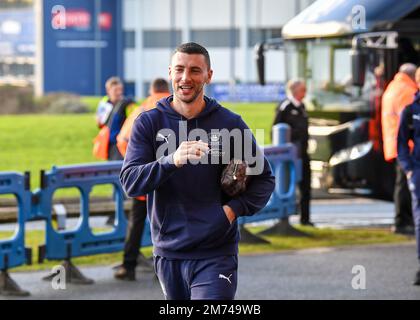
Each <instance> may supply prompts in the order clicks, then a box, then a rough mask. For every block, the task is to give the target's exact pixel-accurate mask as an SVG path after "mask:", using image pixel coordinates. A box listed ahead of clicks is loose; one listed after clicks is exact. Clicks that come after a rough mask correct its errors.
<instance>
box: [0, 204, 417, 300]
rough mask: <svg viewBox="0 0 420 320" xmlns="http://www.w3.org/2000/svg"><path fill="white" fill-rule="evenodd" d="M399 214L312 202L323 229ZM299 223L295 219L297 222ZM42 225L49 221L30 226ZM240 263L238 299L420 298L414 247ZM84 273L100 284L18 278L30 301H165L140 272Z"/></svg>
mask: <svg viewBox="0 0 420 320" xmlns="http://www.w3.org/2000/svg"><path fill="white" fill-rule="evenodd" d="M393 210H394V209H393V204H392V203H389V202H382V201H376V200H370V199H363V198H356V199H355V198H347V199H328V200H326V199H318V200H314V201H313V202H312V218H313V221H314V222H315V223H316V224H317V226H319V227H335V228H346V227H353V226H381V227H386V228H388V227H389V226H390V225H391V224H392V222H393V215H394V214H393ZM100 219H101V218H95V220H93V221H95V224H96V225H94V226H98V225H99V224H102V223H103V222H104V221H105V220H104V219H102V220H103V221H102V220H100ZM297 219H298V217H297V216H293V217H292V218H291V222H292V223H293V222H297ZM41 227H42V228H43V227H44V223H39V222H34V223H32V224H31V225H30V226H29V228H31V229H38V228H41ZM3 228H6V226H3ZM9 228H10V226H9ZM239 260H240V262H239V279H240V281H239V286H238V292H237V298H238V299H420V288H418V287H413V286H412V285H411V281H412V278H413V276H414V273H415V271H416V268H417V261H416V258H415V245H414V243H410V244H405V245H397V246H395V245H387V246H369V247H353V248H342V249H319V250H305V251H294V252H288V253H280V254H271V255H261V256H241V257H240V259H239ZM354 265H363V266H364V268H365V270H366V289H365V290H354V289H353V288H352V286H351V282H352V277H353V276H354V274H352V268H353V266H354ZM82 270H83V273H84V274H86V275H87V276H88V277H91V278H93V279H94V280H95V281H96V283H95V284H94V285H90V286H76V285H68V287H67V289H66V290H62V291H56V290H53V289H52V288H51V284H50V283H48V282H44V281H41V280H40V279H41V278H42V277H43V276H44V275H45V272H36V273H12V275H13V278H14V279H15V280H16V281H17V282H18V283H19V285H20V286H21V287H23V288H24V289H26V290H29V291H30V292H31V293H32V296H31V297H30V299H161V298H162V294H161V290H160V286H159V283H158V282H157V281H156V280H155V279H154V276H153V275H152V274H142V273H139V275H138V281H137V282H134V283H130V282H118V281H116V280H114V279H113V277H112V270H111V268H109V267H108V266H106V267H87V268H83V269H82ZM0 299H1V298H0ZM26 299H27V298H26Z"/></svg>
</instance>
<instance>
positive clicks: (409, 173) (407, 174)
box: [406, 170, 413, 180]
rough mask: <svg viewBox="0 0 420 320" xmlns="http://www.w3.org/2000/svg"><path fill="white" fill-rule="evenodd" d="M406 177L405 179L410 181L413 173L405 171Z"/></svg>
mask: <svg viewBox="0 0 420 320" xmlns="http://www.w3.org/2000/svg"><path fill="white" fill-rule="evenodd" d="M406 176H407V179H408V180H410V179H411V177H412V176H413V171H412V170H410V171H407V173H406Z"/></svg>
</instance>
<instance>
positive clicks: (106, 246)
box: [0, 124, 301, 295]
mask: <svg viewBox="0 0 420 320" xmlns="http://www.w3.org/2000/svg"><path fill="white" fill-rule="evenodd" d="M289 136H290V128H289V126H287V125H285V124H279V125H276V126H275V127H274V128H273V145H271V146H267V147H265V148H264V154H265V156H266V157H267V160H268V162H269V164H270V166H271V169H272V172H273V174H274V176H275V180H276V186H275V191H274V192H273V194H272V195H271V198H270V200H269V202H268V203H267V205H266V206H265V208H264V209H262V210H260V211H259V212H257V213H256V214H255V215H253V216H245V217H240V218H238V225H240V226H241V228H242V229H244V228H243V226H244V224H246V223H251V222H260V221H264V220H270V219H282V218H285V217H286V218H287V217H288V216H290V215H292V214H294V213H295V211H296V198H295V187H296V184H297V183H298V182H299V181H300V179H301V168H300V160H299V159H298V158H297V154H296V147H295V146H294V145H293V144H291V143H289V142H288V141H289V138H288V137H289ZM121 166H122V161H110V162H101V163H93V164H82V165H73V166H59V167H53V168H52V169H51V170H50V171H48V172H44V171H42V172H41V186H40V189H37V190H35V191H34V192H33V193H31V191H30V190H29V189H30V183H29V174H28V173H26V174H25V175H22V174H19V173H14V172H11V173H8V172H5V173H0V194H1V195H3V194H10V195H13V196H15V197H16V199H17V203H18V216H17V224H18V227H17V229H16V232H15V234H14V235H13V237H12V238H10V239H6V240H2V241H0V271H1V277H0V294H7V293H8V292H12V294H18V295H26V294H29V293H28V292H26V291H23V290H21V289H20V288H19V287H18V286H17V284H16V283H14V282H13V280H12V279H10V277H9V276H8V274H7V270H8V269H9V268H13V267H17V266H20V265H22V264H24V263H25V261H28V262H29V263H30V262H31V254H30V253H31V251H30V250H28V249H25V222H26V221H30V220H45V222H46V223H45V244H44V245H42V246H40V248H39V249H40V250H39V262H42V261H43V260H44V259H45V258H46V259H48V260H64V263H63V266H64V268H65V272H66V275H65V276H66V278H65V279H66V282H73V283H82V284H89V283H93V281H92V280H90V279H87V278H85V277H84V276H83V275H82V274H81V273H80V271H79V270H78V269H77V268H76V267H75V266H74V265H72V263H71V261H70V259H71V258H73V257H81V256H88V255H94V254H101V253H112V252H117V251H122V250H123V248H124V241H125V235H126V228H127V220H126V217H125V212H124V200H125V199H126V198H125V194H124V191H123V189H122V187H121V184H120V181H119V173H120V170H121ZM98 185H111V186H112V188H113V190H114V191H113V200H114V201H115V213H116V214H115V221H114V228H113V229H112V230H111V231H106V232H100V233H97V232H95V233H94V232H93V231H92V229H91V227H90V225H89V212H90V203H89V196H90V194H91V192H92V189H93V188H94V187H95V186H98ZM66 188H73V189H77V190H78V191H79V192H80V219H79V223H78V225H77V226H76V227H75V228H74V229H72V230H68V229H65V228H57V229H55V228H54V226H53V218H54V214H53V210H55V213H56V215H57V221H58V220H59V219H58V213H59V212H58V211H60V210H59V209H57V206H56V207H54V202H53V196H54V193H55V192H56V191H57V190H61V189H66ZM64 211H65V210H64ZM58 223H59V221H58ZM242 229H241V235H242ZM151 244H152V243H151V236H150V225H149V221H148V219H147V220H146V223H145V229H144V233H143V238H142V246H149V245H151ZM54 276H56V274H51V275H49V276H48V277H46V278H44V279H46V280H51V279H52V278H53V277H54Z"/></svg>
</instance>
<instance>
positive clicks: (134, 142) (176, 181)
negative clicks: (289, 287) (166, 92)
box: [120, 43, 274, 299]
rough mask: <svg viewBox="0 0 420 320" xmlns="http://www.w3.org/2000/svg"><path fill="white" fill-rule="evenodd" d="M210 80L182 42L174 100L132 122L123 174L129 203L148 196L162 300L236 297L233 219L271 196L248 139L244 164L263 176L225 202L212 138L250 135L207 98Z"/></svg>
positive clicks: (173, 75)
mask: <svg viewBox="0 0 420 320" xmlns="http://www.w3.org/2000/svg"><path fill="white" fill-rule="evenodd" d="M212 76H213V71H212V69H211V66H210V57H209V54H208V52H207V50H206V49H205V48H204V47H202V46H200V45H199V44H196V43H185V44H182V45H180V46H179V47H178V48H177V49H176V50H175V52H174V54H173V55H172V59H171V65H170V66H169V78H170V79H171V81H172V88H173V92H174V94H173V95H172V96H169V97H168V98H165V99H162V100H160V101H159V102H158V104H157V108H156V109H153V110H150V111H147V112H144V113H142V114H141V116H140V117H138V118H137V119H136V121H135V123H134V126H133V131H132V135H131V138H130V142H129V144H128V149H127V154H126V157H125V160H124V164H123V168H122V170H121V174H120V179H121V183H122V185H123V187H124V190H125V191H126V192H127V194H128V195H129V196H131V197H136V196H139V195H143V194H148V198H147V201H148V214H149V218H150V221H151V232H152V241H153V245H154V263H155V271H156V273H157V276H158V278H159V281H160V283H161V286H162V290H163V293H164V295H165V297H166V298H167V299H233V298H234V296H235V292H236V287H237V269H238V257H237V254H238V240H239V232H238V224H237V220H236V218H237V217H239V216H242V215H252V214H254V213H256V212H257V211H259V210H260V209H262V208H263V207H264V206H265V205H266V203H267V202H268V200H269V198H270V196H271V193H272V192H273V190H274V177H273V176H272V174H271V170H270V167H269V164H268V162H267V160H266V159H265V158H264V156H263V155H262V154H261V152H259V151H258V150H259V148H258V146H257V145H256V141H255V139H254V138H253V137H252V136H251V139H249V140H250V142H251V143H250V148H251V149H252V150H254V151H255V153H256V154H257V155H259V156H257V157H256V158H253V159H251V158H250V157H248V158H247V156H246V155H245V154H246V150H244V153H241V154H242V157H243V159H242V160H246V161H248V163H250V164H252V163H256V162H258V161H259V162H260V163H261V164H262V166H261V170H259V171H258V172H255V171H254V173H253V175H252V176H250V179H249V183H248V185H247V189H246V190H245V191H244V192H242V193H240V194H238V195H236V196H234V197H229V196H227V195H226V194H225V193H224V192H223V191H222V189H221V186H220V178H221V174H222V170H223V168H224V164H225V163H223V161H222V162H221V163H220V162H217V161H216V162H214V161H209V158H212V157H219V156H220V154H221V153H223V152H224V151H223V149H222V152H221V153H220V154H219V153H217V152H209V151H210V149H213V148H219V147H220V146H219V136H218V134H216V133H214V132H215V130H225V131H227V132H231V131H234V130H236V131H239V132H242V133H244V134H243V135H244V136H245V135H246V131H247V130H249V128H248V127H247V125H246V124H245V123H244V122H243V120H242V119H241V117H240V116H239V115H236V114H234V113H232V112H231V111H229V110H227V109H226V108H224V107H222V106H221V105H219V104H218V103H217V101H215V100H214V99H211V98H209V97H207V96H205V95H204V86H205V85H206V84H209V83H210V82H211V79H212ZM200 132H201V136H200ZM196 133H197V135H199V136H200V137H201V138H200V139H197V138H196V137H195V135H196ZM208 136H210V137H211V139H210V141H209V139H206V137H208ZM162 137H164V138H162ZM244 139H245V138H244ZM227 141H228V143H227V149H229V150H225V151H230V149H231V148H234V147H235V145H234V144H237V141H236V140H232V141H234V142H231V139H230V138H229V139H227ZM242 142H244V141H241V142H240V143H241V144H242ZM209 143H210V144H209ZM171 145H172V146H173V150H172V151H171V150H170V149H171V148H170V146H171ZM166 146H168V148H166V149H165V150H167V151H166V153H165V154H163V155H161V154H160V153H159V150H160V149H162V147H166ZM244 149H246V143H244ZM227 154H229V155H230V153H227ZM232 158H233V155H230V157H229V159H228V160H230V159H232ZM212 160H213V159H212ZM210 162H211V163H210Z"/></svg>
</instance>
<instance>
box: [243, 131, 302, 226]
mask: <svg viewBox="0 0 420 320" xmlns="http://www.w3.org/2000/svg"><path fill="white" fill-rule="evenodd" d="M289 140H290V127H289V126H288V125H287V124H283V123H281V124H277V125H275V126H274V127H273V145H272V146H266V147H265V148H264V155H265V156H266V158H267V160H268V162H269V163H270V166H271V170H272V172H273V174H274V176H275V179H276V187H275V189H274V192H273V194H272V195H271V197H270V200H269V201H268V203H267V205H266V206H265V207H264V209H262V210H260V211H259V212H257V213H256V214H254V215H252V216H243V217H239V218H238V224H239V225H241V224H245V223H251V222H259V221H264V220H270V219H282V218H285V217H288V216H290V215H292V214H294V213H296V196H295V191H296V183H298V182H299V181H300V180H301V168H300V167H301V161H300V160H299V159H298V158H297V150H296V147H295V146H294V145H293V144H292V143H290V142H288V141H289Z"/></svg>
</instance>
